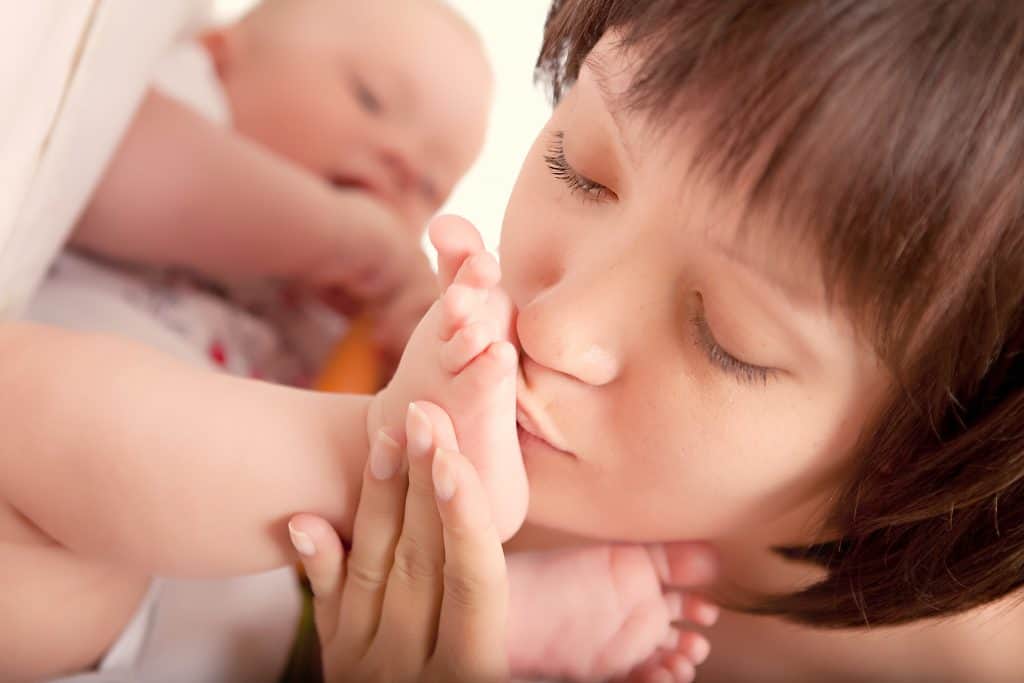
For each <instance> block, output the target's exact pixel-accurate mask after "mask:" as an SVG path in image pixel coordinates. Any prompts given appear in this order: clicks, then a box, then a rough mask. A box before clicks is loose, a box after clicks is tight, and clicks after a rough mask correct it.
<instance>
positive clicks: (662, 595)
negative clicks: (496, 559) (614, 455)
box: [508, 543, 718, 681]
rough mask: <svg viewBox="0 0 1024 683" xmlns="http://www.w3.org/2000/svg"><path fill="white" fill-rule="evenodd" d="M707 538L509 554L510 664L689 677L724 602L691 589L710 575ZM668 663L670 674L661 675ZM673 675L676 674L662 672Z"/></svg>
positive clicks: (538, 672) (551, 670)
mask: <svg viewBox="0 0 1024 683" xmlns="http://www.w3.org/2000/svg"><path fill="white" fill-rule="evenodd" d="M714 566H715V565H714V559H713V555H712V553H711V551H710V549H709V548H707V547H706V546H705V545H704V544H701V543H672V544H664V545H653V546H640V545H611V546H599V547H593V548H582V549H571V550H560V551H555V552H546V553H522V554H517V555H512V556H511V557H510V558H509V586H510V596H509V608H510V612H509V633H508V644H509V657H510V660H509V663H510V666H511V669H512V672H513V674H515V675H516V676H519V677H540V678H556V679H559V680H561V679H569V680H574V681H591V680H606V679H608V678H612V677H617V676H624V675H626V674H628V673H630V672H631V671H632V672H634V676H633V677H631V679H630V680H633V678H638V679H640V680H647V679H648V678H652V677H656V676H660V678H661V679H663V680H675V681H688V680H691V679H692V678H693V675H694V668H695V667H696V666H698V665H700V663H701V662H703V661H704V659H705V658H706V657H707V655H708V652H709V648H710V646H709V644H708V641H707V639H705V638H704V637H703V636H702V635H700V634H698V633H696V632H693V631H689V630H685V629H682V628H680V627H679V626H678V625H676V624H675V623H674V622H678V621H681V620H685V621H689V622H691V623H693V624H697V625H700V626H710V625H711V624H713V623H714V622H715V620H716V619H717V617H718V609H717V608H716V607H715V606H714V605H712V604H711V603H710V602H708V601H707V600H705V599H704V598H701V597H699V596H697V595H695V594H692V593H686V592H682V593H681V592H666V589H669V590H672V589H675V590H676V591H678V590H680V589H686V588H694V587H696V586H699V585H706V584H708V583H710V582H711V580H712V579H713V576H714V572H715V569H714ZM659 670H664V671H666V672H667V674H658V673H657V672H658V671H659ZM668 675H670V676H671V678H666V676H668Z"/></svg>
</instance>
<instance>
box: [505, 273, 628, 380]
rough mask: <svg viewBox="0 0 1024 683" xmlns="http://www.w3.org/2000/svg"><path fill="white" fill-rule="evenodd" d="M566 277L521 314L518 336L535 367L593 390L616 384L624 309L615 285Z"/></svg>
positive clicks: (540, 293) (581, 275)
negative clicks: (572, 379)
mask: <svg viewBox="0 0 1024 683" xmlns="http://www.w3.org/2000/svg"><path fill="white" fill-rule="evenodd" d="M595 279H596V278H590V277H587V276H586V275H585V273H582V272H579V271H577V272H572V271H566V272H563V273H561V275H560V276H559V277H558V278H557V279H553V280H552V281H550V282H549V284H548V286H546V287H545V288H544V289H542V290H540V291H538V292H536V295H535V296H533V297H532V298H531V300H530V301H528V302H527V303H526V304H525V305H523V306H522V307H521V308H520V310H519V316H518V318H517V321H516V332H517V334H518V336H519V342H520V344H521V345H522V348H523V353H525V354H526V355H527V356H529V357H530V358H531V359H532V360H533V361H534V362H536V363H538V364H540V365H542V366H545V367H547V368H548V369H550V370H555V371H557V372H559V373H562V374H564V375H568V376H570V377H573V378H575V379H576V380H578V381H580V382H583V383H585V384H589V385H592V386H603V385H605V384H609V383H610V382H612V381H614V380H615V379H616V378H617V377H618V376H619V374H620V372H621V370H622V362H621V358H620V350H621V344H620V340H621V338H622V337H621V334H622V332H623V330H622V329H621V328H622V327H623V326H624V324H625V322H626V321H625V320H623V313H624V311H623V309H622V308H621V306H620V304H619V303H618V302H617V301H616V299H617V298H618V297H619V295H618V293H617V292H616V290H615V289H614V284H613V283H610V282H607V281H604V282H595V281H594V280H595Z"/></svg>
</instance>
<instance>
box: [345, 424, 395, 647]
mask: <svg viewBox="0 0 1024 683" xmlns="http://www.w3.org/2000/svg"><path fill="white" fill-rule="evenodd" d="M405 490H406V478H405V473H404V465H403V458H402V450H401V446H399V444H398V441H397V440H396V439H395V438H394V437H393V436H392V435H391V434H388V433H386V432H385V431H384V430H381V432H379V433H378V435H377V437H376V440H375V442H374V443H373V445H372V447H371V449H370V457H369V459H368V461H367V463H366V469H365V471H364V473H363V488H362V493H360V497H359V507H358V509H357V510H356V518H355V522H354V526H353V530H352V551H351V552H350V553H349V556H348V563H347V567H346V580H345V585H344V587H343V589H342V597H341V604H342V606H343V607H344V609H343V610H342V611H341V615H340V617H339V622H338V636H339V638H341V639H343V641H344V643H343V644H344V650H345V651H346V652H351V653H357V655H358V656H361V655H362V654H364V653H365V652H366V651H367V649H368V648H369V646H370V643H371V642H372V640H373V637H374V635H375V634H376V633H377V629H378V625H379V623H380V614H381V606H382V604H383V602H384V592H385V588H386V586H387V581H388V574H389V572H390V571H391V564H392V562H393V560H394V555H395V545H396V543H397V542H398V536H399V534H400V533H401V529H402V514H403V509H404V505H405Z"/></svg>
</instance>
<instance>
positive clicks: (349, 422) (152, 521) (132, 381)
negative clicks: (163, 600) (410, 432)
mask: <svg viewBox="0 0 1024 683" xmlns="http://www.w3.org/2000/svg"><path fill="white" fill-rule="evenodd" d="M0 395H2V396H3V397H4V400H3V411H2V414H3V425H4V426H3V429H0V472H3V476H2V477H0V505H3V504H5V503H6V504H9V505H11V506H13V507H14V508H15V509H16V510H17V511H18V512H20V513H21V514H22V515H24V516H25V517H26V518H28V520H29V521H31V522H32V523H33V524H34V525H35V526H37V527H39V528H40V529H41V530H42V531H43V532H44V533H45V534H47V535H48V536H50V537H51V538H52V539H53V540H54V541H56V542H57V543H59V544H61V545H63V546H65V547H67V548H69V549H71V550H72V551H74V552H77V553H81V554H83V555H86V556H89V557H94V558H99V559H109V560H114V561H117V562H120V563H124V564H126V565H127V566H132V567H135V568H137V569H139V570H141V571H145V572H150V573H161V574H176V575H194V576H198V575H202V576H216V575H228V574H240V573H246V572H255V571H259V570H264V569H269V568H273V567H277V566H282V565H284V564H286V563H288V562H289V561H290V556H291V554H290V551H289V548H290V546H289V541H288V535H287V530H286V521H287V519H288V518H289V517H290V516H291V515H293V514H294V513H296V512H298V511H304V510H310V511H314V512H317V513H319V514H321V515H323V516H324V517H326V518H327V519H328V520H329V521H330V522H331V523H332V524H334V525H335V526H336V527H338V528H339V530H340V531H341V533H342V535H343V536H345V537H349V536H350V534H351V528H352V519H353V516H354V509H355V504H356V499H357V497H358V489H359V484H360V481H361V477H362V469H363V466H364V464H365V458H366V452H367V437H366V409H367V404H368V399H367V398H364V397H346V396H340V397H339V396H334V395H327V394H315V393H312V392H303V391H298V390H293V389H287V388H283V387H277V386H273V385H270V384H264V383H259V382H255V381H248V380H240V379H235V378H231V377H227V376H223V375H218V374H214V373H210V372H203V371H199V370H195V369H193V368H191V367H189V366H187V365H184V364H182V363H180V362H177V361H175V360H173V359H170V358H167V357H164V356H162V355H160V354H158V353H156V352H154V351H151V350H149V349H147V348H145V347H142V346H139V345H137V344H134V343H131V342H128V341H123V340H120V339H115V338H111V337H105V336H92V335H83V334H78V333H72V332H65V331H61V330H55V329H52V328H45V327H36V326H29V325H0Z"/></svg>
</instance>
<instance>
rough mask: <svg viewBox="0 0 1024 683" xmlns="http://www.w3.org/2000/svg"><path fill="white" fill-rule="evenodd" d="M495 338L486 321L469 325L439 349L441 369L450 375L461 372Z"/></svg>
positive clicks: (492, 329) (491, 327) (492, 325)
mask: <svg viewBox="0 0 1024 683" xmlns="http://www.w3.org/2000/svg"><path fill="white" fill-rule="evenodd" d="M497 337H498V334H497V331H496V330H495V326H494V324H493V323H491V322H489V321H486V320H478V321H476V322H472V323H469V324H468V325H466V326H465V327H463V328H461V329H459V330H458V331H457V332H456V333H455V336H453V337H452V338H451V340H450V341H447V342H445V343H444V345H443V346H442V347H441V367H442V368H444V370H446V371H447V372H450V373H452V374H458V373H460V372H462V370H463V369H464V368H465V367H466V366H467V365H468V364H469V363H470V362H471V361H472V360H473V359H474V358H476V357H477V356H479V355H480V354H481V353H483V352H484V351H485V350H486V349H487V347H488V346H490V345H491V343H492V342H493V341H494V340H495V339H497Z"/></svg>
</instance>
